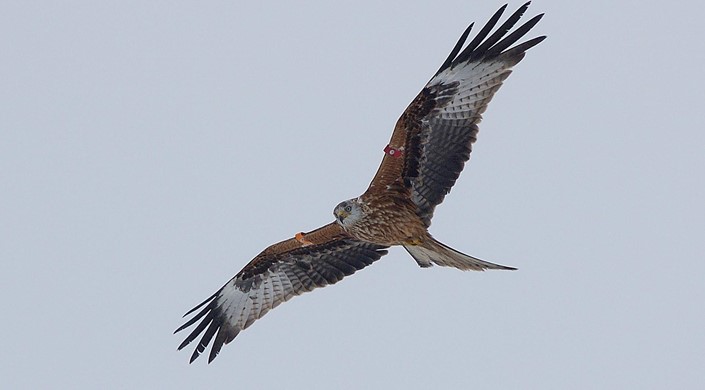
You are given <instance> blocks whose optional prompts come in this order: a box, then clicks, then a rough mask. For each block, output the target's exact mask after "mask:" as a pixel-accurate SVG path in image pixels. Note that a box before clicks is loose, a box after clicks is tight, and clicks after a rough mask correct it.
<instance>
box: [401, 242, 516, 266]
mask: <svg viewBox="0 0 705 390" xmlns="http://www.w3.org/2000/svg"><path fill="white" fill-rule="evenodd" d="M404 249H406V251H407V252H409V254H410V255H411V257H413V258H414V260H416V262H417V263H418V264H419V266H421V267H430V266H432V265H433V264H437V265H440V266H443V267H453V268H457V269H460V270H463V271H468V270H472V271H484V270H486V269H505V270H516V268H514V267H507V266H504V265H499V264H494V263H490V262H488V261H484V260H480V259H478V258H475V257H472V256H468V255H466V254H464V253H460V252H458V251H456V250H455V249H453V248H451V247H449V246H447V245H445V244H443V243H441V242H439V241H437V240H436V239H434V238H433V237H430V236H429V237H428V239H427V240H426V241H425V242H423V243H422V244H420V245H404Z"/></svg>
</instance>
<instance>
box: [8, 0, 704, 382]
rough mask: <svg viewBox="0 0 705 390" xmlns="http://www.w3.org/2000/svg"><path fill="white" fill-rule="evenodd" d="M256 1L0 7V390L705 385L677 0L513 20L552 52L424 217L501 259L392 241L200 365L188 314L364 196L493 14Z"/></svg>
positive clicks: (528, 67) (693, 80) (519, 71)
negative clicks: (465, 257)
mask: <svg viewBox="0 0 705 390" xmlns="http://www.w3.org/2000/svg"><path fill="white" fill-rule="evenodd" d="M253 3H256V2H213V3H209V4H207V5H206V4H204V3H200V2H193V3H189V4H187V3H176V4H175V3H174V2H149V3H147V2H126V1H120V2H88V1H76V2H65V3H62V4H60V3H59V2H8V3H6V4H3V5H2V7H0V53H2V60H1V61H0V74H2V78H0V172H1V173H0V174H1V176H0V177H1V178H2V180H0V196H1V197H2V199H1V201H0V237H2V240H0V258H1V259H2V261H1V262H0V283H1V284H2V291H3V294H1V295H0V303H1V304H2V307H3V308H4V311H5V318H4V321H3V325H2V327H1V328H0V329H2V332H0V334H1V336H0V345H2V346H3V353H2V354H1V355H0V367H2V368H0V372H1V375H0V376H2V378H3V382H4V383H5V384H6V385H7V386H8V388H60V387H64V388H68V387H72V388H101V387H102V388H195V387H204V388H205V387H209V388H214V387H218V386H222V387H225V386H227V387H229V388H272V389H274V388H277V389H281V388H308V389H311V388H313V389H326V388H333V387H335V388H343V389H353V388H360V387H362V386H363V385H364V386H365V387H366V388H409V389H413V388H419V389H421V388H431V387H433V388H502V389H510V388H542V389H550V388H555V389H565V388H586V389H587V388H609V389H624V388H700V387H702V386H703V384H705V354H704V351H705V332H703V329H705V317H704V316H705V305H703V300H704V299H705V288H704V287H703V274H704V273H705V262H704V261H703V253H705V237H703V235H704V232H705V206H704V204H705V202H703V198H705V185H704V184H703V182H704V180H703V179H704V178H705V157H704V154H703V147H704V146H705V131H704V129H705V119H704V118H705V115H704V114H703V112H702V109H701V107H700V106H701V105H702V102H703V101H705V92H704V91H705V85H704V84H705V83H704V82H703V80H704V77H703V76H702V66H703V63H704V62H705V50H704V49H705V47H703V46H704V45H703V43H702V37H703V36H705V27H703V24H702V15H703V11H704V9H703V6H702V4H701V3H700V2H696V1H682V2H679V3H678V4H677V5H676V4H673V3H668V2H612V1H610V2H608V1H593V2H570V3H569V2H564V1H535V2H534V3H533V4H532V6H531V7H530V9H529V13H528V14H529V15H528V16H532V15H535V14H538V13H541V12H545V13H546V16H545V17H544V19H543V20H542V21H541V22H540V23H539V25H538V26H537V27H536V28H535V30H534V33H533V34H530V36H537V35H544V34H545V35H548V39H547V40H546V41H544V42H543V43H541V44H540V45H539V46H537V47H536V48H534V49H531V51H530V52H529V53H528V54H527V57H526V59H525V60H524V61H523V62H522V63H521V64H519V65H518V66H517V67H516V68H515V72H514V74H513V75H512V76H511V77H510V78H509V79H508V81H507V82H506V84H505V86H504V87H503V88H502V89H501V90H500V91H499V93H498V94H497V96H496V97H495V99H494V100H493V102H492V103H491V104H490V107H489V109H488V110H487V112H486V113H485V120H484V121H483V122H482V124H481V126H480V135H479V141H478V143H477V144H476V147H475V148H474V152H473V154H472V157H471V160H470V163H469V164H468V165H467V166H466V170H465V171H464V173H463V175H462V176H461V178H460V180H459V182H458V184H457V185H456V186H455V187H454V188H453V191H452V193H451V194H450V195H449V196H448V197H447V198H446V201H445V202H444V203H443V204H442V205H441V206H439V208H438V209H437V212H436V216H435V218H434V223H433V226H432V227H431V232H432V233H433V234H434V235H435V236H436V237H438V238H439V239H440V240H441V241H443V242H445V243H447V244H449V245H451V246H453V247H454V248H457V249H459V250H461V251H463V252H466V253H469V254H472V255H474V256H478V257H480V258H483V259H487V260H489V261H493V262H498V263H501V264H507V265H511V266H516V267H518V268H519V270H518V271H515V272H484V273H471V272H466V273H463V272H460V271H457V270H453V269H442V268H439V267H434V268H432V269H420V268H419V267H418V266H417V265H416V264H415V262H414V261H413V260H412V259H411V258H410V257H409V256H408V255H407V254H406V253H405V252H404V251H403V250H401V249H394V250H392V251H391V253H390V254H389V255H388V256H386V257H385V258H383V259H382V260H381V261H379V262H378V263H376V264H374V265H373V266H371V267H370V268H369V269H366V270H364V271H362V272H360V273H359V274H356V275H355V276H353V277H350V278H349V279H346V280H344V281H342V282H341V283H340V284H338V285H335V286H332V287H328V288H325V289H321V290H317V291H316V292H314V293H311V294H306V295H304V296H302V297H298V298H295V299H293V300H292V301H291V302H289V303H286V304H285V305H282V306H280V307H279V308H277V309H276V310H274V311H272V312H271V313H270V314H268V315H267V316H266V317H265V318H263V319H262V320H260V321H258V322H257V323H256V324H255V325H254V326H253V327H251V328H250V329H248V330H246V331H245V332H243V333H242V334H241V335H240V336H238V338H237V339H236V340H235V341H234V342H233V343H231V344H229V345H228V346H226V347H224V349H223V351H222V352H221V354H220V355H219V357H218V359H216V360H215V361H214V363H213V364H211V365H206V364H205V359H199V361H197V362H196V363H194V364H193V365H190V366H189V365H188V364H187V361H188V357H189V355H190V351H189V352H186V351H182V352H176V346H177V345H178V344H179V343H180V342H181V340H182V336H181V335H177V336H174V335H172V334H171V333H172V332H173V330H174V329H175V328H176V327H178V326H179V325H180V324H181V322H182V319H181V315H182V314H183V313H184V312H185V311H186V310H188V309H190V308H191V307H192V306H193V305H195V304H197V303H199V302H200V301H201V300H203V299H205V298H206V297H208V296H209V295H210V294H212V293H213V292H214V291H215V290H216V289H218V288H219V287H220V286H221V285H222V284H223V283H225V282H226V281H227V280H228V279H229V278H230V277H231V276H232V275H234V274H235V272H237V271H238V270H239V269H240V268H241V267H242V266H243V265H244V264H245V263H247V262H248V261H249V260H250V259H251V258H252V257H253V256H254V255H256V254H257V253H258V252H259V251H261V250H262V249H263V248H265V247H266V246H267V245H269V244H271V243H274V242H276V241H279V240H282V239H285V238H287V237H290V236H292V235H293V234H294V233H296V232H298V231H301V230H304V231H305V230H309V229H312V228H315V227H318V226H320V225H322V224H324V223H327V222H330V221H331V220H332V215H331V211H332V209H333V207H334V206H335V205H336V204H337V203H338V202H339V201H341V200H344V199H348V198H350V197H353V196H356V195H359V194H360V193H362V192H363V191H364V189H365V188H366V187H367V184H368V183H369V180H370V179H371V178H372V175H373V174H374V171H375V169H376V168H377V165H378V164H379V162H380V160H381V157H382V152H381V150H382V148H383V147H384V146H385V145H386V143H387V140H388V138H389V135H390V133H391V130H392V126H393V124H394V122H395V121H396V119H397V117H398V116H399V114H401V112H402V111H403V109H404V108H405V107H406V105H407V104H408V103H409V102H410V100H411V99H412V98H413V97H414V95H415V94H416V93H417V92H418V91H419V90H420V88H421V87H422V86H423V84H424V83H425V82H426V81H427V80H428V79H429V78H430V76H431V75H432V74H433V72H434V71H435V70H436V69H437V68H438V66H439V65H440V64H441V62H442V61H443V60H444V59H445V56H446V55H447V54H448V52H449V51H450V49H451V48H452V46H453V44H454V43H455V41H456V39H457V38H458V36H459V35H460V33H461V32H462V31H463V29H464V28H465V27H466V26H467V25H468V24H469V23H470V22H472V21H475V22H476V23H477V24H482V23H484V22H485V21H486V20H487V19H488V18H489V17H490V16H491V15H492V13H493V12H494V11H495V10H496V9H497V8H498V7H499V6H500V5H501V4H502V3H500V2H496V3H495V2H463V1H443V2H436V1H434V2H427V3H423V4H422V3H408V2H387V3H385V4H384V5H381V4H379V2H368V1H358V2H347V3H343V4H333V3H332V2H307V3H305V4H297V5H293V4H292V5H280V6H279V7H277V8H276V9H272V8H270V7H267V6H264V5H257V4H253ZM520 4H521V2H511V3H510V6H509V9H511V10H513V9H515V8H517V7H518V6H519V5H520ZM201 360H202V361H201Z"/></svg>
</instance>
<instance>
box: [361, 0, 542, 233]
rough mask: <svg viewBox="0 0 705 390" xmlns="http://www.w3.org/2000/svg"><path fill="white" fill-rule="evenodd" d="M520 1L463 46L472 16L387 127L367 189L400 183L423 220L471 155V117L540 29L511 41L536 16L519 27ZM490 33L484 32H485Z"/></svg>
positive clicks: (473, 136)
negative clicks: (437, 66) (430, 75)
mask: <svg viewBox="0 0 705 390" xmlns="http://www.w3.org/2000/svg"><path fill="white" fill-rule="evenodd" d="M528 6H529V3H526V4H524V5H523V6H522V7H521V8H519V9H518V10H517V11H516V12H514V14H512V15H511V16H510V17H509V18H508V19H507V21H505V22H504V23H503V24H502V25H501V26H500V27H499V28H498V29H497V30H496V31H495V32H494V33H492V35H489V34H490V32H491V31H492V29H493V28H494V27H495V25H496V24H497V22H498V21H499V18H500V17H501V15H502V13H503V12H504V9H505V8H506V5H505V6H503V7H502V8H500V9H499V11H497V12H496V13H495V14H494V15H493V16H492V18H491V19H490V20H489V21H488V22H487V24H486V25H485V26H484V27H483V28H482V29H481V30H480V32H479V33H478V34H477V36H475V38H473V40H472V41H471V42H470V43H469V44H468V45H467V46H466V47H465V49H463V50H462V52H461V49H462V48H463V45H464V44H465V41H466V39H467V37H468V35H469V33H470V30H471V28H472V24H471V25H470V27H468V28H467V29H466V30H465V32H464V33H463V35H462V36H461V37H460V40H459V41H458V43H457V44H456V45H455V47H454V48H453V50H452V51H451V53H450V55H449V56H448V58H447V59H446V60H445V62H443V64H442V65H441V67H440V69H438V72H437V73H436V74H435V75H434V76H433V78H431V80H430V81H429V82H428V83H427V84H426V86H425V87H424V88H423V90H422V91H421V92H420V93H419V94H418V96H416V98H415V99H414V100H413V101H412V102H411V104H410V105H409V107H408V108H407V109H406V110H405V111H404V113H403V114H402V115H401V117H400V118H399V120H398V121H397V124H396V126H395V128H394V132H393V134H392V138H391V140H390V142H389V145H388V146H387V148H386V149H385V152H386V155H385V156H384V158H383V160H382V164H381V165H380V167H379V169H378V171H377V174H376V175H375V177H374V179H373V180H372V183H371V184H370V188H369V189H368V191H385V190H386V189H388V188H390V187H391V186H395V185H397V186H398V185H399V184H403V185H404V186H405V187H406V188H408V189H409V190H410V193H411V198H412V201H413V202H414V204H416V206H417V213H418V215H419V216H420V217H421V218H422V220H423V221H424V223H425V224H426V226H429V225H430V224H431V217H432V216H433V211H434V209H435V207H436V206H437V205H438V204H440V203H441V202H442V201H443V198H444V197H445V196H446V194H448V192H450V189H451V187H452V186H453V184H455V181H456V180H457V179H458V176H460V172H461V171H462V169H463V166H464V165H465V162H466V161H467V160H468V159H469V158H470V152H471V150H472V144H473V142H475V140H476V139H477V132H478V127H477V125H478V123H479V122H480V120H481V119H482V113H483V112H484V111H485V109H486V108H487V104H489V102H490V100H491V99H492V96H494V94H495V92H497V90H498V89H499V87H501V86H502V82H503V81H504V80H505V79H506V78H507V77H508V76H509V74H510V73H511V68H512V67H513V66H514V65H516V64H517V63H518V62H519V61H521V59H522V58H523V57H524V54H525V52H526V51H527V50H528V49H530V48H531V47H533V46H535V45H537V44H538V43H539V42H541V41H542V40H543V39H544V38H546V37H545V36H541V37H537V38H533V39H530V40H528V41H526V42H524V43H521V44H518V45H516V46H514V47H511V48H510V46H512V45H514V44H515V43H516V42H517V41H518V40H519V39H521V38H522V37H523V36H524V35H525V34H526V33H527V32H529V30H530V29H531V28H532V27H533V26H534V25H535V24H536V23H537V22H538V21H539V20H540V19H541V17H542V16H543V14H541V15H537V16H535V17H533V18H532V19H530V20H529V21H527V22H526V23H524V24H523V25H521V26H520V27H518V28H517V29H516V30H514V32H512V33H510V34H508V35H507V33H509V30H511V29H512V27H513V26H514V25H515V24H516V23H517V21H518V20H519V19H520V18H521V16H522V14H523V13H524V11H526V9H527V8H528ZM488 35H489V36H488Z"/></svg>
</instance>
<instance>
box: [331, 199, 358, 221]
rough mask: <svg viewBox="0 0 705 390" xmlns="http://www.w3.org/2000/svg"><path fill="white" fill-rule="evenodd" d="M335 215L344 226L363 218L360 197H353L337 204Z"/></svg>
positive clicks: (336, 219)
mask: <svg viewBox="0 0 705 390" xmlns="http://www.w3.org/2000/svg"><path fill="white" fill-rule="evenodd" d="M333 216H334V217H335V221H336V222H338V224H340V226H342V227H344V228H347V227H350V226H351V225H353V224H355V223H356V222H357V221H359V220H360V219H361V218H362V207H361V205H360V198H353V199H348V200H346V201H344V202H340V203H339V204H338V205H337V206H335V209H334V210H333Z"/></svg>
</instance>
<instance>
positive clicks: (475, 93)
mask: <svg viewBox="0 0 705 390" xmlns="http://www.w3.org/2000/svg"><path fill="white" fill-rule="evenodd" d="M528 5H529V3H526V4H524V5H523V6H522V7H521V8H519V10H517V11H516V12H515V13H514V14H512V15H511V16H510V17H509V18H508V19H507V20H506V21H505V22H504V23H503V24H502V25H501V26H500V27H498V28H497V29H496V31H495V32H494V33H492V34H491V35H490V32H491V31H492V30H493V29H494V27H495V25H496V24H497V22H498V21H499V18H500V17H501V15H502V13H503V12H504V9H505V8H506V5H505V6H503V7H502V8H500V9H499V11H497V12H496V13H495V14H494V15H493V16H492V18H490V20H489V22H488V23H487V24H486V25H485V26H484V27H483V28H482V29H481V30H480V32H479V33H478V34H477V36H475V38H473V40H472V41H471V42H470V43H468V44H467V45H466V46H465V48H463V46H464V44H465V41H466V39H467V37H468V35H469V33H470V29H471V28H472V25H470V27H468V28H467V29H466V30H465V32H464V33H463V35H462V36H461V37H460V40H459V41H458V43H457V44H456V45H455V47H454V48H453V50H452V51H451V53H450V55H449V56H448V58H447V59H446V60H445V61H444V62H443V64H442V65H441V67H440V68H439V69H438V71H437V72H436V74H435V75H434V76H433V77H432V78H431V80H430V81H429V82H428V83H427V84H426V86H425V87H424V88H423V89H422V90H421V92H420V93H419V94H418V95H417V96H416V98H415V99H414V100H413V101H412V102H411V104H410V105H409V107H408V108H407V109H406V110H405V111H404V113H403V114H402V115H401V117H400V118H399V120H398V121H397V123H396V126H395V127H394V132H393V133H392V137H391V139H390V141H389V144H388V145H387V147H385V148H384V153H385V155H384V157H383V159H382V163H381V165H380V167H379V169H378V170H377V173H376V174H375V176H374V178H373V179H372V182H371V183H370V186H369V187H368V189H367V191H365V193H364V194H362V195H361V196H359V197H357V198H353V199H350V200H347V201H344V202H342V203H340V204H339V205H338V206H336V208H335V210H334V211H333V214H334V216H335V218H336V221H335V222H333V223H330V224H328V225H325V226H323V227H321V228H319V229H316V230H314V231H311V232H308V233H297V234H296V235H295V237H294V238H291V239H288V240H285V241H282V242H280V243H277V244H274V245H272V246H270V247H268V248H267V249H265V250H264V251H262V253H260V254H259V255H257V256H256V257H255V258H254V259H253V260H252V261H250V262H249V263H248V264H247V265H246V266H245V267H244V268H243V269H242V270H241V271H240V272H238V273H237V275H235V277H233V278H232V279H231V280H230V281H228V283H226V284H225V286H223V287H222V288H221V289H220V290H218V292H216V293H215V294H213V295H212V296H211V297H209V298H208V299H206V300H205V301H204V302H203V303H201V304H200V305H198V306H196V307H195V308H194V309H192V310H191V311H189V312H188V313H186V315H189V314H191V313H193V312H196V311H197V310H199V309H200V311H199V312H198V313H196V314H195V315H194V316H193V317H192V318H191V319H190V320H189V321H188V322H186V323H185V324H184V325H183V326H181V327H179V328H178V329H177V330H176V332H179V331H181V330H183V329H186V328H188V327H190V326H192V325H194V324H197V323H198V325H196V327H195V328H194V329H193V331H192V332H191V333H190V334H189V335H188V336H187V337H186V339H185V340H184V341H183V343H181V345H180V346H179V349H182V348H184V347H185V346H186V345H188V344H190V343H191V342H192V341H194V340H196V338H198V337H199V336H201V337H200V340H199V341H198V344H197V345H196V348H195V350H194V352H193V354H192V355H191V362H193V361H194V360H195V359H196V358H197V357H198V356H199V355H200V354H201V353H202V352H203V351H204V350H205V348H206V347H207V345H208V344H209V343H210V342H211V340H212V341H213V346H212V348H211V351H210V355H209V358H208V361H209V362H210V361H212V360H213V359H214V358H215V356H216V355H217V354H218V352H219V351H220V349H221V348H222V346H223V345H224V344H227V343H229V342H230V341H232V340H233V339H234V338H235V336H237V335H238V333H239V332H240V331H241V330H243V329H246V328H247V327H248V326H250V325H251V324H252V323H253V322H254V321H255V320H257V319H259V318H261V317H262V316H264V315H265V314H266V313H267V312H268V311H269V310H271V309H273V308H274V307H276V306H278V305H279V304H281V303H282V302H285V301H287V300H289V299H291V298H292V297H294V296H296V295H300V294H302V293H304V292H307V291H311V290H313V289H314V288H317V287H324V286H327V285H329V284H334V283H336V282H338V281H339V280H341V279H342V278H344V277H345V276H348V275H351V274H353V273H355V272H356V271H358V270H361V269H362V268H365V267H367V266H368V265H370V264H372V263H373V262H374V261H376V260H378V259H380V258H381V257H382V256H383V255H385V254H386V253H387V251H386V248H388V247H390V246H393V245H401V246H403V247H404V248H405V249H406V250H407V251H408V252H409V254H411V256H412V257H413V258H414V259H415V260H416V262H417V263H418V264H419V265H420V266H422V267H429V266H431V265H432V264H438V265H441V266H448V267H454V268H458V269H461V270H479V271H481V270H484V269H514V268H511V267H506V266H502V265H498V264H493V263H490V262H486V261H483V260H480V259H477V258H474V257H471V256H468V255H465V254H463V253H460V252H458V251H456V250H454V249H452V248H450V247H448V246H446V245H444V244H442V243H440V242H438V241H437V240H435V239H434V238H433V237H432V236H431V235H430V234H429V233H428V227H429V226H430V225H431V219H432V217H433V213H434V210H435V207H436V206H437V205H438V204H440V203H441V202H442V201H443V199H444V197H445V196H446V194H448V192H450V189H451V187H452V186H453V184H454V183H455V181H456V180H457V178H458V176H459V175H460V172H461V171H462V169H463V166H464V164H465V162H466V161H467V160H468V159H469V158H470V152H471V150H472V144H473V143H474V142H475V140H476V139H477V132H478V127H477V124H478V123H479V122H480V120H481V114H482V113H483V112H484V111H485V109H486V107H487V104H488V103H489V102H490V100H491V98H492V96H494V93H495V92H496V91H497V90H498V89H499V88H500V86H501V85H502V82H503V81H504V80H505V79H506V78H507V77H508V76H509V74H510V72H511V68H512V67H513V66H514V65H516V64H517V63H518V62H519V61H521V59H522V58H523V57H524V54H525V52H526V51H527V50H528V49H530V48H531V47H533V46H535V45H537V44H538V43H539V42H541V41H542V40H543V39H544V38H545V37H543V36H542V37H537V38H533V39H530V40H528V41H526V42H523V43H521V44H518V45H516V46H513V47H512V45H514V44H515V43H516V42H517V41H518V40H519V39H521V38H522V37H523V36H524V35H525V34H526V33H527V32H528V31H529V30H530V29H531V28H532V27H533V26H534V25H535V24H536V23H537V22H538V21H539V19H541V16H542V15H538V16H535V17H533V18H532V19H530V20H529V21H527V22H526V23H524V24H523V25H521V26H520V27H518V28H517V29H515V30H514V31H513V32H511V33H509V30H511V29H512V27H513V26H514V25H515V24H516V22H517V21H518V20H519V19H520V17H521V16H522V14H523V13H524V11H526V9H527V8H528ZM508 33H509V34H508ZM461 50H462V51H461Z"/></svg>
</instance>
